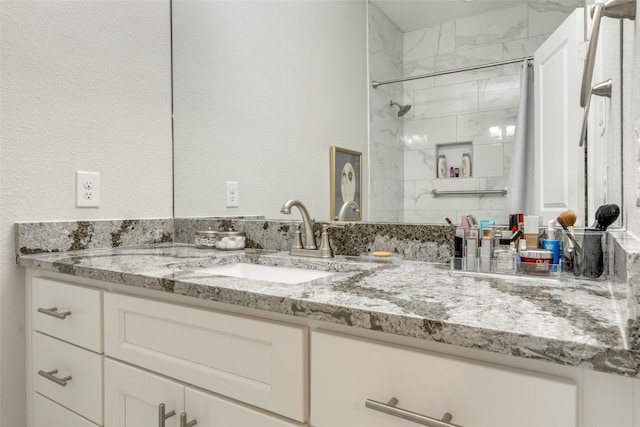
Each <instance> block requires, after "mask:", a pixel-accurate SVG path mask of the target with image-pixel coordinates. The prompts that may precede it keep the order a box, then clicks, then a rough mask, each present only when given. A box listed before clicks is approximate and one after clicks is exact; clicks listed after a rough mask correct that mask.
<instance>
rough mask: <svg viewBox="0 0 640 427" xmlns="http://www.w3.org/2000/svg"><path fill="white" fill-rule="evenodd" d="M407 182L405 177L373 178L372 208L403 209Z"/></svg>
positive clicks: (379, 209) (380, 209) (381, 209)
mask: <svg viewBox="0 0 640 427" xmlns="http://www.w3.org/2000/svg"><path fill="white" fill-rule="evenodd" d="M405 186H406V183H405V181H404V180H403V179H389V178H382V177H375V178H374V179H372V180H371V189H372V192H371V194H370V197H369V199H370V201H371V209H372V210H376V211H383V210H402V206H403V193H404V187H405Z"/></svg>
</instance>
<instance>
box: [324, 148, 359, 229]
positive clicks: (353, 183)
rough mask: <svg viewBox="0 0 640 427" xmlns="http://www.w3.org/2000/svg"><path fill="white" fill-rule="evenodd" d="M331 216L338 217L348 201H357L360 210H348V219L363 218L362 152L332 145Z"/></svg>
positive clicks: (332, 217) (331, 217)
mask: <svg viewBox="0 0 640 427" xmlns="http://www.w3.org/2000/svg"><path fill="white" fill-rule="evenodd" d="M330 163H331V164H330V166H331V169H330V181H331V182H330V188H331V202H330V208H331V211H330V217H329V219H331V220H333V219H336V218H337V217H338V213H339V212H340V208H342V205H344V204H345V203H346V202H356V203H357V204H358V208H359V210H358V211H357V212H354V210H353V209H351V208H348V209H347V210H346V215H345V218H344V219H345V220H346V221H360V220H361V219H362V153H360V152H358V151H353V150H347V149H346V148H340V147H334V146H331V162H330Z"/></svg>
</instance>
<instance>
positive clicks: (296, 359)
mask: <svg viewBox="0 0 640 427" xmlns="http://www.w3.org/2000/svg"><path fill="white" fill-rule="evenodd" d="M104 311H105V353H106V355H107V356H109V357H113V358H115V359H119V360H122V361H125V362H128V363H131V364H133V365H137V366H141V367H144V368H145V369H149V370H152V371H155V372H158V373H160V374H162V375H165V376H168V377H171V378H175V379H176V380H178V381H182V382H184V383H187V384H192V385H195V386H197V387H200V388H203V389H206V390H210V391H212V392H214V393H218V394H221V395H223V396H227V397H229V398H232V399H235V400H238V401H241V402H245V403H248V404H250V405H253V406H256V407H259V408H262V409H265V410H267V411H270V412H274V413H276V414H279V415H282V416H285V417H288V418H291V419H293V420H296V421H299V422H305V421H306V420H307V418H308V391H307V390H308V380H307V378H308V366H307V364H308V354H307V347H308V345H307V335H308V331H307V328H306V327H303V326H294V325H285V324H281V323H276V322H269V321H264V320H259V319H252V318H248V317H244V316H238V315H231V314H227V313H220V312H216V311H211V310H204V309H199V308H194V307H190V306H182V305H179V304H173V303H167V302H161V301H155V300H149V299H145V298H138V297H132V296H128V295H121V294H115V293H106V294H105V298H104Z"/></svg>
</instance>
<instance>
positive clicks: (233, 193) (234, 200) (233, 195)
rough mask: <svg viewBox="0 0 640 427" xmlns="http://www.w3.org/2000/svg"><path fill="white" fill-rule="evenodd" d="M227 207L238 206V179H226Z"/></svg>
mask: <svg viewBox="0 0 640 427" xmlns="http://www.w3.org/2000/svg"><path fill="white" fill-rule="evenodd" d="M227 207H228V208H237V207H238V181H227Z"/></svg>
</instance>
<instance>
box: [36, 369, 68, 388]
mask: <svg viewBox="0 0 640 427" xmlns="http://www.w3.org/2000/svg"><path fill="white" fill-rule="evenodd" d="M57 373H58V370H57V369H54V370H53V371H49V372H46V371H43V370H39V371H38V375H40V376H42V377H45V378H46V379H48V380H49V381H53V382H54V383H56V384H58V385H60V386H62V387H66V386H67V382H68V381H69V380H70V379H71V375H69V376H68V377H64V378H58V377H55V376H53V374H57Z"/></svg>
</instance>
